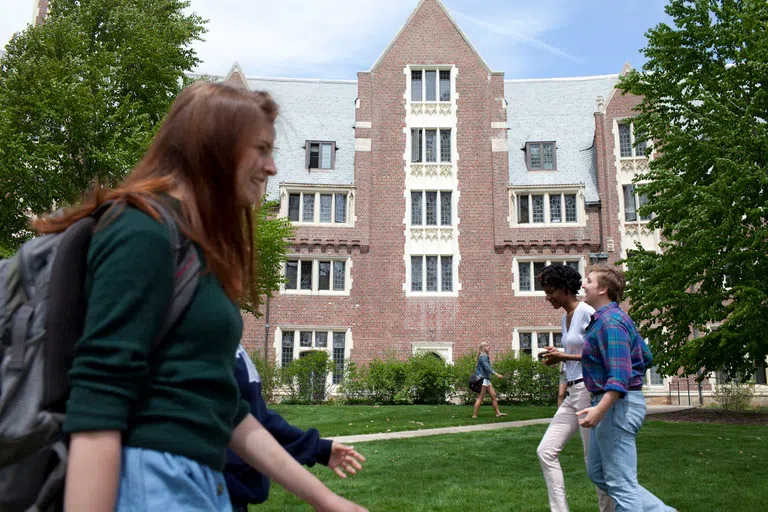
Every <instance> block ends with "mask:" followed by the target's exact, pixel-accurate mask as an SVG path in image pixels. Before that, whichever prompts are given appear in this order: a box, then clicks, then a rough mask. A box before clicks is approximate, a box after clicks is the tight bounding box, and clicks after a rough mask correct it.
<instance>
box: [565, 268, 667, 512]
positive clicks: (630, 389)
mask: <svg viewBox="0 0 768 512" xmlns="http://www.w3.org/2000/svg"><path fill="white" fill-rule="evenodd" d="M625 284H626V282H625V280H624V275H623V274H622V272H621V271H620V270H618V269H617V268H616V267H613V266H608V265H596V266H594V267H592V271H591V272H590V273H589V275H588V276H587V280H586V282H585V283H584V292H585V298H584V301H585V302H586V303H587V304H589V305H590V306H592V307H593V308H594V309H595V313H594V314H593V315H592V320H591V321H590V323H589V325H588V326H587V329H586V334H585V337H584V349H583V352H582V356H581V364H582V370H583V374H584V383H585V384H586V387H587V390H588V391H589V392H590V395H591V407H588V408H586V409H583V410H581V411H578V412H577V413H576V415H577V416H580V417H582V418H581V419H580V420H579V424H580V425H581V426H582V427H585V428H590V429H592V430H591V432H590V438H589V450H588V453H587V474H588V475H589V479H590V480H592V482H593V483H594V484H595V485H596V486H597V487H598V488H600V489H602V490H604V491H605V492H606V493H608V495H609V496H610V497H611V498H613V500H614V502H615V503H616V512H637V511H659V512H667V511H674V510H675V509H673V508H671V507H669V506H667V505H665V504H664V503H663V502H662V501H661V500H660V499H659V498H657V497H656V496H654V495H653V494H651V493H650V492H649V491H648V490H646V489H645V488H644V487H642V486H641V485H640V484H639V483H638V482H637V447H636V445H635V438H636V437H637V432H638V431H639V430H640V427H641V426H642V425H643V419H644V418H645V397H644V396H643V392H642V387H643V376H644V375H645V370H646V368H648V367H649V366H650V364H651V361H652V359H653V357H652V355H651V351H650V350H649V349H648V346H647V345H646V343H645V341H643V338H642V337H641V336H640V334H639V333H638V332H637V328H636V327H635V324H634V322H632V319H631V318H629V316H628V315H627V314H626V313H625V312H624V311H623V310H622V309H621V308H620V307H619V304H618V303H619V302H620V301H621V299H622V295H623V293H624V287H625Z"/></svg>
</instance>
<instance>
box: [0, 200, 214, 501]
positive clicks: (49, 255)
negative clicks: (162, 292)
mask: <svg viewBox="0 0 768 512" xmlns="http://www.w3.org/2000/svg"><path fill="white" fill-rule="evenodd" d="M151 203H152V206H153V207H154V208H155V209H156V210H157V211H158V213H160V215H161V217H162V221H163V223H164V224H165V225H166V226H167V228H168V231H169V233H170V238H171V243H172V244H173V250H174V253H173V254H174V264H175V269H176V270H175V274H174V276H175V277H174V289H173V296H172V299H171V303H170V304H169V308H168V315H167V317H166V321H165V324H164V325H163V329H162V331H161V334H160V336H159V337H158V338H157V340H156V344H157V343H159V342H160V341H161V340H162V339H163V338H164V337H165V335H166V334H167V333H168V332H169V331H170V330H171V328H172V327H173V326H174V324H175V323H176V321H177V320H178V319H179V317H180V316H181V314H182V313H183V312H184V311H185V310H186V308H187V306H188V305H189V302H190V301H191V299H192V296H193V295H194V293H195V290H196V287H197V280H198V274H199V270H200V260H199V259H198V255H197V251H196V250H195V248H194V247H193V245H192V244H191V242H190V241H189V240H188V239H186V237H184V236H183V235H182V234H181V232H180V231H179V229H178V226H177V225H176V222H175V221H174V219H173V217H172V216H171V215H170V213H169V208H170V207H169V206H166V205H163V204H162V202H160V201H159V200H155V199H153V200H152V201H151ZM113 206H114V207H115V208H116V209H115V212H116V211H117V208H118V207H119V205H117V204H115V205H113V204H109V203H108V204H105V205H102V206H101V207H100V208H99V209H98V210H96V212H94V214H92V215H91V216H89V217H86V218H83V219H81V220H79V221H77V222H75V223H74V224H72V225H71V226H70V227H69V228H68V229H67V230H66V231H64V232H62V233H57V234H50V235H43V236H40V237H38V238H35V239H32V240H30V241H29V242H27V243H25V244H24V245H23V246H22V247H21V249H20V250H19V251H18V252H17V253H16V254H15V255H14V256H13V257H11V258H9V259H7V260H0V512H15V511H57V510H60V509H61V508H62V496H63V484H64V479H65V473H66V468H67V447H68V440H67V438H66V436H65V435H63V434H62V432H61V426H62V423H63V421H64V414H65V404H66V400H67V398H68V395H69V384H68V380H67V373H68V371H69V369H70V368H71V366H72V361H73V358H74V352H75V343H76V342H77V341H78V339H79V338H80V336H81V335H82V332H83V328H84V323H85V313H86V307H87V299H86V293H85V276H86V272H87V263H86V260H87V254H88V246H89V243H90V241H91V235H92V233H93V230H94V228H95V226H96V224H97V222H98V221H99V219H100V218H101V217H102V215H104V214H105V212H107V211H108V210H110V208H112V207H113ZM111 213H112V212H109V213H107V214H106V216H110V214H111Z"/></svg>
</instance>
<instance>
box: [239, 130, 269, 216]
mask: <svg viewBox="0 0 768 512" xmlns="http://www.w3.org/2000/svg"><path fill="white" fill-rule="evenodd" d="M274 145H275V127H274V126H273V125H272V124H271V123H269V124H268V125H266V126H265V127H264V128H263V129H262V130H260V131H258V132H255V133H254V134H252V135H250V136H249V137H248V140H247V141H246V144H245V147H244V148H243V150H242V154H241V156H240V159H239V161H238V163H237V170H236V177H235V179H236V180H237V194H238V201H239V203H240V206H251V205H254V204H256V203H258V202H259V201H260V200H261V197H262V196H263V195H264V193H265V190H264V185H265V182H266V181H267V177H268V176H274V175H275V174H277V168H276V167H275V160H274V159H273V158H272V150H273V149H274Z"/></svg>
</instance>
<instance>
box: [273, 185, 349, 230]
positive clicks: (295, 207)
mask: <svg viewBox="0 0 768 512" xmlns="http://www.w3.org/2000/svg"><path fill="white" fill-rule="evenodd" d="M348 202H349V194H348V193H346V192H336V193H334V192H294V193H291V194H289V195H288V219H290V220H291V222H303V223H315V222H317V223H320V224H346V222H347V209H348ZM316 219H317V220H316Z"/></svg>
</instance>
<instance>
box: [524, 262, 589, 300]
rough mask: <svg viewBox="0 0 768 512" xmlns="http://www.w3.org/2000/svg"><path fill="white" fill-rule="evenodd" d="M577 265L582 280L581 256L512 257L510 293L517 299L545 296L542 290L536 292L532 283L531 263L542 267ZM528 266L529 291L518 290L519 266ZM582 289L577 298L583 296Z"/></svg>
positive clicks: (584, 265)
mask: <svg viewBox="0 0 768 512" xmlns="http://www.w3.org/2000/svg"><path fill="white" fill-rule="evenodd" d="M577 261H578V264H579V274H581V276H582V279H584V277H585V276H584V272H585V269H586V265H587V262H586V257H585V256H584V255H583V254H555V255H551V254H550V255H537V256H521V257H517V256H516V257H514V258H513V259H512V292H513V293H514V295H515V296H517V297H544V296H545V295H546V294H545V293H544V291H543V290H536V289H535V284H534V281H535V279H536V276H535V275H533V270H532V269H531V267H530V264H531V263H543V264H544V266H546V265H551V264H556V263H560V264H566V262H577ZM525 264H528V265H529V272H530V274H529V276H530V288H531V289H530V290H522V291H521V290H520V281H521V271H520V267H521V265H525ZM583 294H584V291H583V289H581V288H580V289H579V292H578V294H577V296H583Z"/></svg>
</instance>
